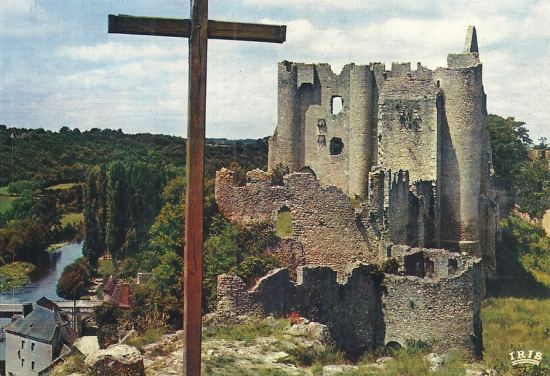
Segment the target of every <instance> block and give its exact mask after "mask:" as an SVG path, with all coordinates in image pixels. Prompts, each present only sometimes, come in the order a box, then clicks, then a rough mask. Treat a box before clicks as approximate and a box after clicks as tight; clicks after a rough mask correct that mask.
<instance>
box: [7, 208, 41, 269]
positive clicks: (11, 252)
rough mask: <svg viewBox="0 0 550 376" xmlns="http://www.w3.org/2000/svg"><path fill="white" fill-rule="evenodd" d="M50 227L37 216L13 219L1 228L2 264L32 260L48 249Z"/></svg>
mask: <svg viewBox="0 0 550 376" xmlns="http://www.w3.org/2000/svg"><path fill="white" fill-rule="evenodd" d="M48 232H49V227H48V226H47V225H45V224H44V223H43V222H42V221H40V220H39V219H37V218H31V219H22V220H12V221H10V222H8V224H7V225H6V226H4V227H2V228H0V265H3V264H6V263H8V262H12V261H29V262H32V261H34V260H36V259H37V258H38V255H39V254H40V253H41V252H43V251H44V249H46V246H47V243H48V242H47V239H46V238H45V237H44V234H48Z"/></svg>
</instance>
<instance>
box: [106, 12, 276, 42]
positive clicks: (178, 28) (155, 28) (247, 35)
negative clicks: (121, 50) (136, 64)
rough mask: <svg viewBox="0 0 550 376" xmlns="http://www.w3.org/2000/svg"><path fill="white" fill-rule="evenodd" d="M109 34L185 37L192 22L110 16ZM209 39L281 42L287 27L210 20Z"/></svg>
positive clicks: (172, 19)
mask: <svg viewBox="0 0 550 376" xmlns="http://www.w3.org/2000/svg"><path fill="white" fill-rule="evenodd" d="M109 33H116V34H138V35H158V36H164V37H180V38H188V37H189V35H190V33H191V22H190V21H189V20H182V19H174V18H157V17H134V16H126V15H118V16H114V15H109ZM208 38H209V39H225V40H242V41H253V42H271V43H283V42H284V41H285V40H286V26H285V25H281V26H277V25H263V24H250V23H240V22H223V21H212V20H210V21H208Z"/></svg>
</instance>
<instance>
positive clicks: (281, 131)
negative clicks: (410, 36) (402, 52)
mask: <svg viewBox="0 0 550 376" xmlns="http://www.w3.org/2000/svg"><path fill="white" fill-rule="evenodd" d="M447 62H448V66H447V67H446V68H437V69H435V70H430V69H428V68H425V67H423V66H422V65H420V64H417V66H416V70H412V69H411V64H410V63H393V64H392V66H391V69H390V70H386V67H385V65H384V64H380V63H371V64H369V65H356V64H353V63H352V64H348V65H346V66H344V68H343V69H342V72H341V73H339V74H335V73H334V72H333V71H332V69H331V67H330V66H329V65H328V64H303V63H292V62H288V61H283V62H282V63H280V64H279V70H278V120H277V128H276V129H275V132H274V134H273V136H272V137H271V138H270V139H269V156H268V171H267V172H265V171H260V170H254V171H250V172H248V173H247V175H246V181H245V182H244V181H242V180H244V179H243V177H237V176H236V175H235V173H234V172H233V171H230V170H227V169H222V170H220V171H218V172H217V173H216V188H215V194H216V201H217V203H218V207H219V209H220V212H221V213H222V214H223V215H224V216H225V217H226V218H227V219H228V220H230V221H232V222H235V223H239V224H241V225H249V224H253V223H256V222H268V223H271V224H272V225H273V226H274V228H276V227H277V226H276V224H277V223H278V221H279V220H281V218H285V221H287V224H288V221H290V225H291V228H292V232H291V233H289V234H286V235H284V238H281V239H279V240H278V242H277V243H276V244H274V245H272V246H270V248H269V249H267V250H266V252H269V253H270V254H271V255H273V256H274V257H275V258H277V259H278V260H279V261H280V263H281V264H282V265H285V266H286V267H287V268H283V269H277V270H275V271H273V272H271V273H270V274H268V275H267V276H265V277H263V278H262V279H260V280H259V281H258V283H257V284H256V285H255V286H254V287H253V288H251V289H247V288H246V286H245V284H244V282H243V281H242V280H240V279H239V278H238V277H235V276H229V275H222V276H220V277H219V279H218V307H217V308H218V309H217V311H218V312H217V313H218V315H219V316H220V317H227V318H235V317H237V316H239V315H241V314H243V315H251V314H252V315H261V316H263V315H276V316H284V315H287V314H289V313H291V312H298V313H300V314H301V315H302V316H304V317H306V318H308V319H311V320H315V321H319V322H321V323H325V324H326V325H327V326H328V327H329V328H330V330H331V332H332V334H333V336H334V338H335V340H336V341H337V343H338V344H339V345H341V346H342V347H343V348H345V349H347V350H350V351H356V352H361V351H363V350H367V349H370V348H373V347H377V346H382V345H387V344H388V343H392V342H393V343H398V344H401V345H405V344H406V343H407V341H408V340H418V339H420V340H425V341H430V343H433V344H434V349H436V350H437V351H446V350H448V349H450V348H453V347H454V348H461V349H464V350H467V352H468V353H469V354H471V355H472V356H473V357H477V356H480V355H481V348H482V343H481V319H480V313H479V312H480V301H481V297H482V296H483V294H484V288H485V281H486V280H487V279H490V278H492V277H493V276H494V275H495V237H496V233H497V229H498V223H499V218H498V213H499V211H498V206H497V205H496V204H495V197H494V195H495V192H494V189H493V187H492V184H493V183H492V179H491V163H492V161H491V148H490V140H489V132H488V129H487V124H486V116H487V111H486V96H485V92H484V89H483V80H482V65H481V62H480V60H479V50H478V45H477V35H476V31H475V28H473V27H470V28H469V29H468V33H467V37H466V43H465V49H464V51H463V52H462V53H458V54H450V55H449V56H448V59H447ZM281 171H289V172H290V173H288V174H287V175H285V176H284V177H283V178H282V179H281V177H280V174H281ZM283 214H284V215H283ZM281 236H283V235H281ZM383 267H384V270H385V272H384V273H380V271H381V269H382V268H383ZM294 273H295V274H296V276H297V278H296V281H294V280H293V279H292V278H291V275H294ZM437 322H442V323H445V325H437Z"/></svg>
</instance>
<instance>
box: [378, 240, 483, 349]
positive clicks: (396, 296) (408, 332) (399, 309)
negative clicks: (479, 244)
mask: <svg viewBox="0 0 550 376" xmlns="http://www.w3.org/2000/svg"><path fill="white" fill-rule="evenodd" d="M394 252H395V256H396V257H398V260H399V274H400V275H393V274H386V275H385V278H384V287H385V288H386V291H385V294H384V295H383V297H382V303H383V306H384V309H383V311H384V323H385V330H386V331H385V337H384V342H385V343H386V344H387V343H389V342H392V341H393V342H397V343H400V344H401V345H403V344H405V343H406V341H407V340H411V339H416V340H423V341H428V342H434V343H436V344H437V345H436V347H437V348H438V350H439V351H447V350H449V349H451V348H455V347H456V348H459V349H466V350H468V352H469V353H470V354H474V355H477V356H480V355H481V351H482V337H481V336H482V330H481V318H480V316H479V315H480V307H481V297H482V291H481V286H482V285H481V278H482V271H481V262H480V260H479V259H470V258H465V257H462V256H461V255H459V254H456V253H452V252H446V251H442V250H433V249H418V248H413V249H410V248H407V247H395V249H394ZM419 277H420V278H419Z"/></svg>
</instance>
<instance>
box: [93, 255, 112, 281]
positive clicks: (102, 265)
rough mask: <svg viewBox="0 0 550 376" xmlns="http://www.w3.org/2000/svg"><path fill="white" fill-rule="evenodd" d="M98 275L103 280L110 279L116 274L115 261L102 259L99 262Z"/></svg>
mask: <svg viewBox="0 0 550 376" xmlns="http://www.w3.org/2000/svg"><path fill="white" fill-rule="evenodd" d="M97 264H98V266H97V274H98V275H99V276H100V277H102V278H109V277H110V276H112V275H113V274H114V273H115V267H114V265H113V260H111V259H109V258H102V259H99V260H98V263H97Z"/></svg>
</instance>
